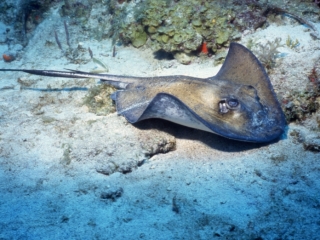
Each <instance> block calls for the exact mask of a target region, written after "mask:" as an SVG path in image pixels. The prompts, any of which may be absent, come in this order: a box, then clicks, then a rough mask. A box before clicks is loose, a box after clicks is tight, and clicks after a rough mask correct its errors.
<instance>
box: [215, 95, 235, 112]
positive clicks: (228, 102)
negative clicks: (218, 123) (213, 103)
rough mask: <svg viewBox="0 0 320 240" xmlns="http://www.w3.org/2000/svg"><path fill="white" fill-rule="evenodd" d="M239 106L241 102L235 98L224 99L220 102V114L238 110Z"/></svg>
mask: <svg viewBox="0 0 320 240" xmlns="http://www.w3.org/2000/svg"><path fill="white" fill-rule="evenodd" d="M238 106H239V101H238V100H237V99H235V98H227V99H223V100H221V101H220V102H219V110H220V113H227V112H229V110H234V109H237V108H238Z"/></svg>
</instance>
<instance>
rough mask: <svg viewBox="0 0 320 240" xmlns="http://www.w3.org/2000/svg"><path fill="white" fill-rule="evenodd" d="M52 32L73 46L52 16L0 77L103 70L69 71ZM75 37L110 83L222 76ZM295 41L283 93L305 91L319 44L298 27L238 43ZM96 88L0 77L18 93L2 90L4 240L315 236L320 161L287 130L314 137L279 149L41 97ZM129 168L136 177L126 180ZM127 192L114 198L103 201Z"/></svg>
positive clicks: (284, 142) (205, 62)
mask: <svg viewBox="0 0 320 240" xmlns="http://www.w3.org/2000/svg"><path fill="white" fill-rule="evenodd" d="M317 27H320V24H317ZM53 29H57V30H58V33H59V36H60V40H61V42H62V43H63V47H64V48H65V49H66V44H65V40H64V39H63V36H64V35H63V33H64V29H63V24H62V20H61V19H60V17H59V15H58V14H57V13H55V12H53V13H52V14H51V15H49V17H48V18H47V19H46V20H45V21H44V22H43V23H41V24H40V25H39V26H38V28H37V30H36V34H35V35H34V37H33V38H32V39H31V41H30V43H29V45H28V47H27V48H26V49H25V52H24V53H23V55H22V58H21V59H20V60H17V61H14V62H12V63H5V62H3V61H1V62H0V68H31V69H56V70H59V69H60V70H62V69H64V68H71V69H81V70H84V71H86V70H93V69H94V68H95V67H97V66H96V64H94V63H93V62H89V63H87V64H78V65H76V64H72V63H70V61H68V59H67V58H66V57H65V56H64V55H63V54H62V53H61V51H60V50H59V49H58V47H57V46H56V44H54V45H52V46H49V47H48V46H46V45H45V43H46V41H52V42H53V43H55V42H54V35H53V31H52V30H53ZM78 30H79V29H77V28H76V27H74V26H70V36H71V42H72V45H73V46H76V45H77V42H79V41H81V42H82V43H83V46H84V47H85V48H87V47H90V48H91V49H92V51H93V53H94V55H95V56H96V57H97V58H98V59H100V60H101V61H103V62H104V63H106V65H107V66H108V68H109V70H110V71H109V73H112V74H119V75H133V76H160V75H179V74H183V75H189V76H196V77H208V76H213V75H215V74H216V73H217V71H218V70H219V67H213V59H200V58H198V59H195V60H194V61H193V62H192V64H191V65H187V66H185V65H181V64H179V63H178V62H177V61H176V60H171V61H167V60H162V61H160V60H156V59H154V57H153V53H152V52H151V51H150V50H147V49H135V48H132V47H123V46H120V47H117V56H116V57H115V58H113V57H112V56H111V53H112V47H111V42H110V41H107V40H105V41H101V42H97V41H94V40H92V39H90V38H89V37H86V36H81V34H80V33H79V34H78V35H76V32H77V31H78ZM288 35H290V36H291V37H292V38H293V39H296V38H297V39H298V40H299V42H300V45H299V46H298V47H297V48H296V49H293V50H292V49H289V48H287V47H285V46H284V47H283V48H282V49H281V51H282V52H283V53H287V55H286V56H285V57H283V59H281V61H279V65H278V66H277V67H276V69H275V71H274V72H273V73H272V74H271V75H270V78H271V80H272V83H273V84H274V86H275V90H276V91H277V93H279V94H282V93H283V92H285V91H287V90H288V89H299V88H302V87H303V86H304V85H305V84H306V82H307V81H308V78H307V75H308V73H310V71H311V69H312V66H313V65H314V64H316V62H317V61H318V60H319V56H320V49H319V46H320V45H319V40H312V39H311V37H310V35H309V32H306V28H305V27H303V26H300V25H297V24H293V25H290V24H286V25H281V26H274V25H271V26H269V27H268V28H267V29H264V30H259V31H257V32H255V33H253V34H252V35H247V36H245V37H244V38H243V43H245V42H246V40H247V39H248V38H254V39H264V40H268V39H269V40H274V39H275V38H276V37H281V38H282V41H283V43H285V39H286V38H287V36H288ZM4 47H5V46H3V45H2V46H1V49H3V48H4ZM107 54H108V55H109V56H106V55H107ZM84 55H86V56H87V55H88V53H87V52H85V53H84ZM88 57H89V56H87V57H85V58H86V59H88ZM283 72H285V74H284V75H285V81H284V82H280V77H279V76H280V75H281V74H283ZM18 78H22V79H23V80H24V81H26V82H28V81H32V80H35V81H36V83H35V84H34V85H32V87H33V88H36V89H35V90H20V84H19V83H18V82H17V79H18ZM96 82H98V81H95V82H92V81H85V80H72V79H71V80H67V79H58V78H46V77H40V76H31V75H29V74H25V73H13V72H5V73H1V81H0V88H3V87H14V89H8V90H1V91H0V124H1V125H0V193H1V199H0V218H1V221H0V238H1V239H140V238H141V239H213V238H214V239H255V238H256V239H317V238H318V236H319V232H320V199H319V196H320V195H319V192H320V183H319V179H320V168H319V159H320V155H319V153H313V152H310V151H305V150H304V149H303V145H302V144H301V143H299V142H297V141H296V139H295V138H294V137H292V136H290V133H291V132H292V131H294V130H295V131H300V132H301V134H303V135H305V136H313V141H317V139H319V131H314V132H310V131H311V130H310V128H306V127H305V126H303V125H295V124H290V125H289V126H288V131H287V132H286V133H285V135H284V136H283V137H282V138H281V139H280V140H279V141H278V142H276V143H272V144H266V145H256V144H250V143H243V142H236V141H231V140H228V139H224V138H222V137H219V136H216V135H213V134H210V133H206V132H201V131H197V130H193V129H189V128H185V127H182V126H178V125H175V124H172V123H168V122H165V121H161V120H152V121H146V122H143V123H141V124H138V127H135V126H132V125H130V124H129V123H127V121H126V120H125V119H124V118H123V117H122V116H117V114H116V113H113V114H110V115H108V116H96V115H95V114H93V113H90V112H88V109H87V108H86V107H85V106H83V105H82V101H83V100H82V99H83V97H84V96H85V95H86V91H63V90H61V91H51V92H50V91H49V92H43V91H39V90H41V89H46V88H48V85H50V86H51V87H52V88H60V89H63V88H69V87H76V86H81V87H91V86H93V85H95V84H96ZM170 141H176V150H175V151H170V152H168V153H165V154H156V155H154V156H153V157H151V158H150V159H149V158H148V157H147V156H145V153H146V152H149V153H150V152H152V151H151V150H150V146H158V145H159V144H160V143H163V142H164V143H165V144H166V143H168V142H170ZM148 147H149V150H146V148H148ZM137 164H139V165H141V166H140V167H136V166H137ZM115 166H117V167H115ZM126 169H129V170H132V171H131V172H130V173H127V174H123V173H121V171H122V172H123V171H124V172H125V171H126ZM97 170H98V171H100V172H101V171H110V173H111V174H110V175H108V176H107V175H105V174H102V173H99V172H97ZM119 171H120V172H119ZM121 189H122V190H123V193H122V195H121V196H120V197H118V198H117V197H115V199H114V201H113V200H112V199H102V198H101V194H102V193H109V192H117V191H118V192H121ZM173 210H175V211H173ZM259 237H260V238H259Z"/></svg>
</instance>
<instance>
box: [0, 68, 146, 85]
mask: <svg viewBox="0 0 320 240" xmlns="http://www.w3.org/2000/svg"><path fill="white" fill-rule="evenodd" d="M66 70H68V71H56V70H36V69H0V72H5V71H11V72H25V73H30V74H34V75H40V76H46V77H64V78H97V79H100V80H101V81H102V82H104V83H105V84H109V85H112V86H114V87H115V88H118V89H124V88H125V87H126V86H127V85H128V84H129V83H132V82H135V81H137V80H140V79H141V78H138V77H130V76H117V75H110V74H97V73H89V72H83V71H78V70H72V69H66Z"/></svg>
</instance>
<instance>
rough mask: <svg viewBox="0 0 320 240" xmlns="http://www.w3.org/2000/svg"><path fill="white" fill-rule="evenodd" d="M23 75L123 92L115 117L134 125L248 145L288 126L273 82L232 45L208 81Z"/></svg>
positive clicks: (72, 74)
mask: <svg viewBox="0 0 320 240" xmlns="http://www.w3.org/2000/svg"><path fill="white" fill-rule="evenodd" d="M10 70H11V71H24V72H28V73H32V74H37V75H44V76H53V77H69V78H81V77H86V78H88V77H93V78H99V79H101V81H103V82H105V83H106V84H110V85H113V86H115V87H117V88H118V89H119V90H118V91H117V92H116V93H115V94H114V95H113V96H112V98H113V99H114V100H115V101H116V106H117V112H118V113H119V114H120V115H123V116H124V117H125V118H126V119H127V120H128V121H129V122H130V123H135V122H138V121H141V120H144V119H148V118H162V119H166V120H169V121H172V122H175V123H178V124H181V125H185V126H188V127H192V128H196V129H201V130H204V131H208V132H213V133H216V134H219V135H221V136H224V137H227V138H231V139H235V140H240V141H249V142H269V141H272V140H274V139H276V138H278V137H279V136H280V135H281V134H282V133H283V132H284V128H285V125H286V122H285V118H284V114H283V112H282V110H281V107H280V105H279V103H278V101H277V99H276V96H275V93H274V91H273V89H272V85H271V83H270V80H269V78H268V76H267V74H266V72H265V70H264V68H263V66H262V65H261V64H260V62H259V61H258V59H257V58H256V57H255V56H254V55H253V54H252V53H251V52H250V51H249V50H248V49H246V48H245V47H243V46H242V45H240V44H237V43H232V44H231V45H230V50H229V53H228V56H227V58H226V61H225V62H224V64H223V66H222V68H221V70H220V71H219V73H218V74H217V75H216V76H214V77H210V78H206V79H202V78H194V77H187V76H165V77H154V78H138V77H127V76H116V75H108V74H91V73H86V72H82V71H72V70H71V71H70V72H63V71H49V70H24V69H21V70H18V69H2V70H0V71H10Z"/></svg>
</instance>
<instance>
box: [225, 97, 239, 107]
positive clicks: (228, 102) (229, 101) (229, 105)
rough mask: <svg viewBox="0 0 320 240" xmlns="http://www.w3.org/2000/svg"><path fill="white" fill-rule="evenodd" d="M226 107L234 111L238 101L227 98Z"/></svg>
mask: <svg viewBox="0 0 320 240" xmlns="http://www.w3.org/2000/svg"><path fill="white" fill-rule="evenodd" d="M227 105H228V108H229V109H235V108H236V107H238V106H239V101H238V100H237V99H235V98H229V99H227Z"/></svg>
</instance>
